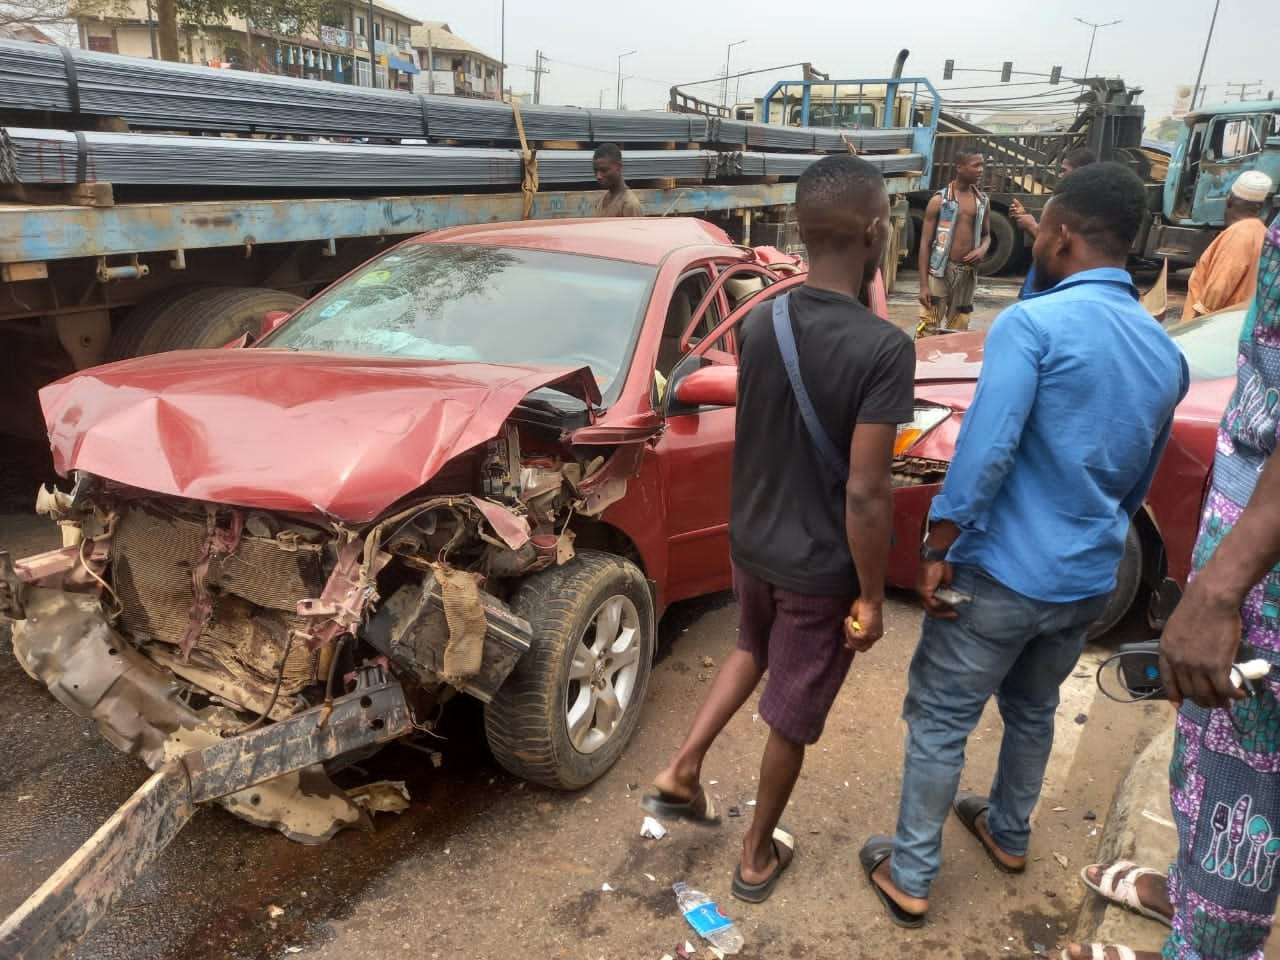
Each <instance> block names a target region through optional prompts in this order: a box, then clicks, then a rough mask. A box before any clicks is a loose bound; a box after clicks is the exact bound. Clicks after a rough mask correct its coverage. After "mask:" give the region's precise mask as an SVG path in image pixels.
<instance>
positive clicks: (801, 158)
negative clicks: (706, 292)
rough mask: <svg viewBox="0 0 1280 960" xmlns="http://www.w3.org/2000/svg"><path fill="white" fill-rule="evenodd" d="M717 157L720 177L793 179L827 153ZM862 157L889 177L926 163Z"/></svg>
mask: <svg viewBox="0 0 1280 960" xmlns="http://www.w3.org/2000/svg"><path fill="white" fill-rule="evenodd" d="M718 156H719V168H718V169H719V176H720V177H721V178H729V177H770V176H773V177H781V178H783V179H794V178H796V177H798V176H800V174H802V173H804V171H805V169H806V168H807V167H808V166H809V164H811V163H813V162H814V161H815V160H820V159H822V157H824V156H826V154H807V153H756V152H753V151H740V150H734V151H726V152H722V153H720V154H719V155H718ZM862 159H863V160H866V161H867V162H868V163H870V164H872V165H874V166H875V167H876V168H877V169H878V170H879V171H880V172H881V173H883V174H885V175H886V176H890V175H893V174H896V173H912V172H914V171H917V170H923V169H924V162H925V158H924V156H923V155H922V154H919V153H885V154H863V155H862ZM628 162H629V161H628Z"/></svg>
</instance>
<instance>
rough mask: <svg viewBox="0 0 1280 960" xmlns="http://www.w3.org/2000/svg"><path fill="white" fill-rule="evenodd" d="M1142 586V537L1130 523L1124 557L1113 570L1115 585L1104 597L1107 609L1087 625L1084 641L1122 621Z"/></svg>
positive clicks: (1108, 630) (1125, 539) (1095, 636)
mask: <svg viewBox="0 0 1280 960" xmlns="http://www.w3.org/2000/svg"><path fill="white" fill-rule="evenodd" d="M1141 585H1142V536H1141V534H1139V533H1138V528H1137V527H1136V526H1134V525H1133V524H1132V523H1131V524H1129V530H1128V532H1126V533H1125V535H1124V554H1123V555H1122V556H1121V558H1120V566H1119V567H1118V568H1117V569H1116V586H1115V589H1114V590H1112V591H1111V596H1110V597H1108V598H1107V607H1106V609H1105V610H1103V611H1102V615H1101V616H1099V617H1098V619H1097V620H1095V621H1093V623H1091V624H1089V628H1088V630H1086V631H1085V639H1087V640H1093V639H1096V638H1097V637H1100V636H1102V635H1103V634H1104V633H1109V632H1110V631H1111V630H1114V629H1115V627H1116V625H1117V624H1119V623H1120V621H1121V620H1123V619H1124V615H1125V614H1126V613H1128V612H1129V608H1130V607H1131V606H1133V601H1134V600H1135V599H1136V598H1137V596H1138V587H1139V586H1141Z"/></svg>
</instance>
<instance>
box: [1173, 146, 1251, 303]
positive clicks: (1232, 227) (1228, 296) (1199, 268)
mask: <svg viewBox="0 0 1280 960" xmlns="http://www.w3.org/2000/svg"><path fill="white" fill-rule="evenodd" d="M1271 186H1272V184H1271V178H1270V177H1269V176H1267V175H1266V174H1265V173H1263V172H1262V171H1261V170H1246V171H1245V172H1244V173H1242V174H1240V176H1238V177H1236V182H1235V183H1233V184H1232V185H1231V193H1230V195H1229V196H1228V197H1227V209H1226V212H1225V213H1224V214H1223V217H1222V221H1223V224H1224V226H1225V227H1226V229H1224V230H1223V231H1222V232H1221V233H1220V234H1218V236H1217V238H1215V239H1214V241H1213V243H1211V244H1209V248H1208V249H1207V250H1205V252H1204V253H1203V254H1201V256H1200V261H1199V262H1198V263H1197V264H1196V268H1195V270H1193V271H1192V272H1191V279H1190V281H1188V283H1187V304H1186V306H1185V307H1184V308H1183V311H1182V319H1183V320H1190V319H1192V318H1193V317H1201V316H1204V315H1205V314H1206V313H1213V312H1214V311H1215V310H1222V309H1225V308H1226V307H1231V306H1235V305H1236V304H1238V303H1247V302H1248V301H1249V298H1250V297H1252V296H1253V288H1254V287H1255V286H1257V283H1258V257H1259V256H1260V255H1261V254H1262V238H1263V237H1264V236H1266V233H1267V225H1266V224H1265V223H1263V222H1262V216H1261V214H1262V206H1263V204H1264V203H1265V202H1266V199H1267V194H1269V193H1270V192H1271Z"/></svg>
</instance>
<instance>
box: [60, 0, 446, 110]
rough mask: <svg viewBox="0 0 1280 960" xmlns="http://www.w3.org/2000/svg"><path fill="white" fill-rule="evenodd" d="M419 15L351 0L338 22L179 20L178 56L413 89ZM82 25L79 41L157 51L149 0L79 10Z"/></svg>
mask: <svg viewBox="0 0 1280 960" xmlns="http://www.w3.org/2000/svg"><path fill="white" fill-rule="evenodd" d="M371 12H372V15H371ZM420 22H421V21H419V20H416V19H414V18H413V17H411V16H410V15H409V14H406V13H403V12H401V11H399V10H397V9H396V8H395V7H392V6H390V5H389V4H387V3H384V2H383V0H376V2H374V3H373V4H369V3H367V2H364V0H353V2H351V3H349V4H346V5H344V7H343V9H342V13H341V16H340V18H339V19H338V20H337V22H334V23H331V24H328V25H324V26H318V27H307V28H301V27H299V28H295V29H293V30H289V31H286V32H281V31H280V30H279V29H278V28H276V29H266V28H264V27H262V26H260V25H258V24H255V23H254V22H253V20H252V19H249V20H245V19H243V18H241V17H236V16H228V17H227V18H226V19H225V20H223V21H222V22H220V23H216V24H195V23H179V24H178V46H179V59H181V60H182V61H184V62H186V63H196V64H202V65H204V66H210V67H223V68H226V69H231V70H250V71H253V72H255V73H275V74H281V75H284V76H293V77H299V78H303V79H307V80H329V81H332V82H334V83H345V84H354V85H357V86H365V87H367V86H370V85H371V80H373V79H376V81H377V83H376V85H377V86H378V87H381V88H384V89H386V88H390V89H393V90H411V89H413V77H414V75H415V74H417V73H418V70H419V67H418V56H417V53H416V51H415V50H414V47H413V28H414V27H416V26H418V25H419V24H420ZM79 28H80V44H81V46H83V47H86V48H88V49H91V50H101V51H104V52H107V53H119V54H124V55H125V56H132V57H147V58H151V59H156V58H158V52H157V49H158V48H157V43H156V36H155V21H154V12H153V9H152V5H151V3H149V2H148V0H125V2H124V3H123V5H122V7H121V12H120V14H119V15H118V16H96V17H82V18H80V20H79ZM370 32H372V34H373V36H372V38H371V37H370ZM371 39H372V42H373V71H372V73H371V71H370V58H369V46H370V40H371Z"/></svg>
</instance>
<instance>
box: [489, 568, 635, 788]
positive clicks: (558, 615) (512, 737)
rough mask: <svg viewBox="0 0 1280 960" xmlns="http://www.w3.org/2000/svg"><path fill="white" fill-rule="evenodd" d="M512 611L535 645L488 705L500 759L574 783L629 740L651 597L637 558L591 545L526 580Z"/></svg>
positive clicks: (584, 780)
mask: <svg viewBox="0 0 1280 960" xmlns="http://www.w3.org/2000/svg"><path fill="white" fill-rule="evenodd" d="M511 607H512V609H513V610H514V611H515V612H516V613H518V614H519V615H520V616H522V617H524V618H525V619H527V620H528V621H529V622H530V623H531V624H533V646H532V647H531V648H530V650H529V651H528V652H527V653H526V654H525V655H524V657H523V658H522V659H521V661H520V663H519V664H517V665H516V668H515V670H514V671H512V673H511V675H510V676H509V677H507V680H506V682H505V683H504V684H503V685H502V687H501V689H499V690H498V692H497V694H496V695H495V696H494V698H493V700H492V702H490V703H489V704H488V705H487V706H486V707H485V719H484V728H485V736H486V737H487V738H488V741H489V747H490V749H491V750H493V755H494V756H495V757H496V758H497V760H498V762H499V763H501V764H502V766H504V767H505V768H506V769H507V770H509V771H511V772H512V773H514V774H515V775H516V776H518V777H523V778H524V779H526V780H532V781H533V782H535V783H540V784H543V785H545V786H548V787H556V788H559V789H562V790H573V789H576V788H578V787H585V786H586V785H587V784H589V783H591V782H592V781H593V780H595V779H596V778H597V777H599V776H600V775H601V774H603V773H604V772H605V771H606V770H608V769H609V768H610V767H611V766H613V764H614V761H616V760H617V759H618V756H619V754H621V753H622V749H623V748H624V747H625V746H626V745H627V741H628V740H630V739H631V734H632V733H633V732H634V731H635V728H636V722H637V721H638V720H639V718H640V710H641V708H642V706H643V704H644V695H645V689H646V688H647V687H648V685H649V669H650V665H651V664H652V662H653V650H654V612H653V598H652V596H651V595H650V593H649V586H648V584H647V583H646V582H645V579H644V575H643V574H642V573H641V572H640V571H639V569H637V568H636V566H635V564H633V563H631V562H630V561H628V560H624V559H622V558H621V557H616V556H613V555H612V554H608V553H603V552H601V551H597V550H580V551H578V554H577V556H575V557H574V558H573V559H572V560H570V561H569V562H568V563H566V564H564V565H563V566H559V567H553V568H551V569H550V570H546V571H544V572H542V573H536V574H533V575H532V576H530V577H529V578H527V579H526V580H525V581H524V583H522V584H521V585H520V588H519V589H518V590H517V591H516V594H515V596H514V597H513V598H512V600H511Z"/></svg>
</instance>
